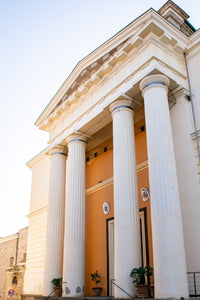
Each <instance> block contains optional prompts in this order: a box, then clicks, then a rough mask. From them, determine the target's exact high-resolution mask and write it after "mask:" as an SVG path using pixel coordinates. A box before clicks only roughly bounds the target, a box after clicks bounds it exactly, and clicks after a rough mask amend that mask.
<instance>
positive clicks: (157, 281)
mask: <svg viewBox="0 0 200 300" xmlns="http://www.w3.org/2000/svg"><path fill="white" fill-rule="evenodd" d="M168 86H169V79H168V78H167V77H166V76H164V75H161V74H157V75H151V76H147V77H146V78H144V79H143V80H142V81H141V83H140V88H141V90H142V91H143V97H144V105H145V120H146V131H147V148H148V163H149V181H150V195H151V220H152V236H153V258H154V286H155V297H156V298H180V297H188V283H187V274H186V260H185V250H184V240H183V230H182V217H181V209H180V200H179V191H178V183H177V174H176V164H175V155H174V146H173V138H172V130H171V123H170V114H169V107H168V98H167V93H168Z"/></svg>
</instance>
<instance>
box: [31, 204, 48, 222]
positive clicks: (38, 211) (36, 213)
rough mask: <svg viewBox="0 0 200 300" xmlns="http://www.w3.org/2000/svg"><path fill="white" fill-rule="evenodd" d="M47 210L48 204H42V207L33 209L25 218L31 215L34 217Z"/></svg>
mask: <svg viewBox="0 0 200 300" xmlns="http://www.w3.org/2000/svg"><path fill="white" fill-rule="evenodd" d="M47 210H48V206H47V205H46V206H43V207H42V208H39V209H37V210H35V211H33V212H32V213H30V214H28V215H27V218H29V219H30V218H32V217H35V216H37V215H39V214H40V213H43V212H47Z"/></svg>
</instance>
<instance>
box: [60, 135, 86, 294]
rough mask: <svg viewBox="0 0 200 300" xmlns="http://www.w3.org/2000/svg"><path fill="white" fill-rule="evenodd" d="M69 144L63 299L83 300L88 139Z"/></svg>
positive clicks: (77, 138) (75, 137)
mask: <svg viewBox="0 0 200 300" xmlns="http://www.w3.org/2000/svg"><path fill="white" fill-rule="evenodd" d="M67 142H68V160H67V180H66V203H65V237H64V263H63V281H64V282H65V283H64V288H63V295H64V296H67V297H75V296H83V295H84V286H85V146H86V143H85V142H86V138H85V137H84V136H82V135H75V134H73V135H71V136H69V138H68V139H67Z"/></svg>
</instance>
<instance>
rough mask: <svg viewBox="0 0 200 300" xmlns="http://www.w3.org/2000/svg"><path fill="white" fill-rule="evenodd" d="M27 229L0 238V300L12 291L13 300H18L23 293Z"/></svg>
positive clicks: (7, 297)
mask: <svg viewBox="0 0 200 300" xmlns="http://www.w3.org/2000/svg"><path fill="white" fill-rule="evenodd" d="M27 232H28V227H26V228H23V229H21V230H20V231H19V232H18V233H16V234H13V235H10V236H7V237H3V238H0V300H6V299H9V298H10V297H9V296H8V290H9V289H13V290H14V291H15V295H14V296H13V297H12V299H13V300H20V299H21V294H22V293H23V285H24V272H25V267H26V251H27V250H26V248H27Z"/></svg>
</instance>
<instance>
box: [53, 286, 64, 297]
mask: <svg viewBox="0 0 200 300" xmlns="http://www.w3.org/2000/svg"><path fill="white" fill-rule="evenodd" d="M53 290H54V296H55V297H61V296H62V288H61V287H60V286H59V287H57V286H54V287H53Z"/></svg>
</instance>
